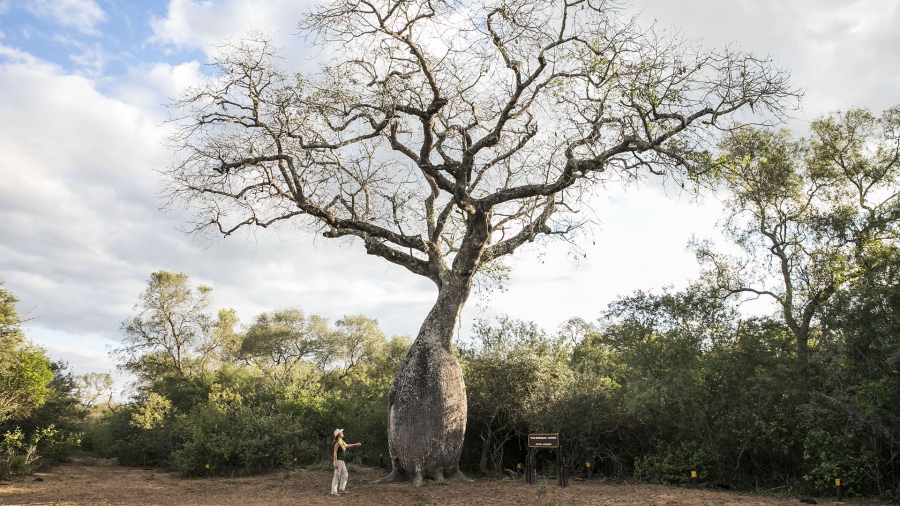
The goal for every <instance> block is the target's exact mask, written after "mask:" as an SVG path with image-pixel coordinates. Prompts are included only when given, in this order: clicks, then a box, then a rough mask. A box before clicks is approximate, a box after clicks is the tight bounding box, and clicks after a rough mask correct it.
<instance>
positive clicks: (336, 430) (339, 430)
mask: <svg viewBox="0 0 900 506" xmlns="http://www.w3.org/2000/svg"><path fill="white" fill-rule="evenodd" d="M341 432H344V429H334V437H337V435H338V434H340V433H341Z"/></svg>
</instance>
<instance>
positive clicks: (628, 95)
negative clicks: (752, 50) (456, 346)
mask: <svg viewBox="0 0 900 506" xmlns="http://www.w3.org/2000/svg"><path fill="white" fill-rule="evenodd" d="M301 25H302V27H303V28H304V29H306V30H309V32H310V33H311V35H312V36H313V38H314V39H315V40H316V42H317V43H320V44H322V45H324V46H326V47H335V48H337V50H336V51H335V52H334V53H333V54H334V55H335V56H334V60H333V61H332V62H331V63H330V64H329V65H328V66H327V67H324V68H323V69H322V72H321V73H320V74H318V75H303V74H297V75H290V74H287V73H285V72H283V71H282V70H280V69H279V68H278V66H277V64H276V63H277V59H276V58H275V51H274V49H273V48H272V45H271V43H270V41H268V40H266V39H265V38H261V37H249V38H247V39H246V40H243V41H240V42H238V43H235V44H227V45H225V46H223V47H222V53H221V56H219V57H218V58H217V60H216V65H217V67H218V68H219V70H220V71H221V75H219V76H217V77H215V78H213V79H211V80H209V81H208V82H207V83H205V84H203V85H201V86H199V87H198V88H197V89H194V90H191V91H190V92H189V93H187V94H186V95H185V96H184V97H183V98H182V100H180V101H178V102H177V103H176V104H175V105H174V107H175V108H176V109H178V110H179V115H181V116H182V117H183V121H181V123H180V124H181V126H182V128H181V130H180V132H179V133H178V134H177V135H176V136H175V137H174V139H173V146H174V148H175V149H178V150H180V151H181V153H182V156H181V157H180V159H179V161H178V162H177V163H176V164H175V165H174V166H173V167H172V168H171V170H169V171H168V173H167V177H168V186H169V188H170V189H171V197H172V199H173V201H177V202H185V203H187V204H189V205H191V206H194V208H195V209H196V211H197V212H198V221H197V225H198V229H212V230H214V231H216V232H218V233H221V234H223V235H226V236H227V235H229V234H231V233H233V232H235V231H236V230H238V229H240V228H242V227H246V226H260V227H268V226H272V225H275V224H278V223H279V222H284V221H288V220H290V221H293V222H296V223H298V224H300V225H301V226H304V227H306V228H307V229H310V230H315V231H318V232H321V233H322V234H323V235H324V236H325V237H328V238H346V237H350V238H355V239H357V240H359V241H360V242H361V243H362V244H363V246H364V247H365V250H366V252H367V253H368V254H370V255H375V256H378V257H380V258H383V259H385V260H387V261H389V262H392V263H395V264H397V265H400V266H403V267H404V268H406V269H407V270H409V271H410V272H412V273H415V274H418V275H420V276H424V277H426V278H428V279H430V280H432V281H433V282H434V284H435V286H436V287H437V299H436V302H435V304H434V306H433V308H432V309H431V311H430V312H429V313H428V315H427V316H426V318H425V321H424V322H423V323H422V326H421V329H420V331H419V333H418V336H417V337H416V340H415V342H414V344H413V346H412V348H410V351H409V353H408V354H407V357H406V361H405V363H404V365H403V367H402V369H401V371H400V373H399V374H398V376H397V377H396V379H395V381H394V383H393V386H392V387H391V394H390V399H389V415H388V435H389V441H390V454H391V462H392V466H393V471H392V473H391V475H390V476H389V477H388V478H387V479H397V478H401V477H412V478H413V479H414V481H415V482H416V483H421V480H422V479H423V478H425V477H431V478H436V479H440V478H443V477H445V476H450V477H453V476H461V473H460V472H459V457H460V452H461V449H462V442H463V434H464V432H465V423H466V396H465V386H464V384H463V379H462V374H461V371H460V367H459V364H458V362H457V360H456V358H455V357H454V355H453V352H452V347H451V344H452V339H453V330H454V328H455V326H456V324H457V321H458V318H459V314H460V311H461V310H462V307H463V305H464V304H465V302H466V299H467V298H468V296H469V293H470V291H471V287H472V281H473V278H474V277H475V276H476V273H478V272H479V271H480V270H484V269H485V268H486V266H490V265H491V264H492V262H495V261H497V260H498V259H500V258H501V257H503V256H505V255H509V254H511V253H513V252H514V251H516V250H517V249H518V248H520V247H521V246H522V245H524V244H527V243H530V242H532V241H534V240H535V239H538V238H539V237H542V236H556V237H562V238H571V237H572V236H573V233H574V231H575V229H576V228H577V226H578V225H579V224H581V223H582V222H583V221H584V219H583V218H579V217H578V216H577V213H578V212H579V210H580V208H581V204H582V201H583V200H584V199H585V198H586V196H587V195H588V194H590V192H591V191H593V190H594V189H595V188H597V187H598V186H599V185H601V184H603V183H604V182H606V181H610V180H613V179H615V178H637V177H640V176H641V175H646V174H649V173H653V174H657V175H659V176H663V177H671V178H675V179H678V180H684V179H687V178H689V177H694V176H697V175H699V173H700V172H702V169H703V167H705V166H706V164H707V162H708V158H709V157H708V154H707V146H708V144H709V140H710V138H711V136H710V135H709V130H710V128H709V127H716V126H719V127H721V126H722V125H723V124H725V122H726V120H727V118H728V117H729V116H731V115H732V114H734V113H735V112H737V111H740V110H742V109H744V108H755V109H756V110H760V111H763V110H765V111H771V112H776V113H777V112H779V111H780V110H782V108H783V107H784V106H785V102H786V101H787V100H790V99H794V98H796V97H797V93H796V92H795V91H793V90H792V89H790V88H789V86H788V83H787V75H786V74H785V73H784V72H781V71H778V70H776V69H773V68H772V66H771V64H770V62H769V61H768V60H765V59H759V58H756V57H754V56H752V55H747V54H742V53H740V52H736V51H734V50H732V49H731V48H726V49H724V50H722V51H710V52H707V51H701V50H698V49H696V48H693V47H690V46H687V45H685V44H683V43H682V42H681V41H679V40H677V38H675V37H669V36H660V35H658V34H656V33H654V32H653V31H652V30H646V31H645V30H642V29H640V28H638V27H637V26H636V24H635V23H634V22H633V21H630V20H627V19H624V18H623V16H622V13H621V9H620V8H619V7H618V6H617V5H616V4H615V3H614V2H612V1H603V0H574V1H562V0H537V1H528V2H525V1H518V0H515V1H512V2H509V1H495V0H486V1H483V2H476V3H472V4H462V3H453V2H445V1H441V0H401V1H395V0H364V1H362V2H356V1H347V0H335V1H332V2H328V3H326V4H324V5H322V6H321V7H319V8H318V9H317V10H315V11H314V12H312V13H311V14H309V15H308V16H307V17H306V18H304V20H303V22H302V23H301Z"/></svg>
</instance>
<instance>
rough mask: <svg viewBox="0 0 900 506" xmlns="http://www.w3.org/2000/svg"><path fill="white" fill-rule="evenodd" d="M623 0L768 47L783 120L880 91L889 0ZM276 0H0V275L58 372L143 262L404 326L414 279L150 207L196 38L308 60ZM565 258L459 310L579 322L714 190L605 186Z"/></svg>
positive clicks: (108, 335)
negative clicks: (797, 92)
mask: <svg viewBox="0 0 900 506" xmlns="http://www.w3.org/2000/svg"><path fill="white" fill-rule="evenodd" d="M630 9H631V12H632V13H633V14H635V15H638V16H639V19H640V20H641V21H642V22H643V23H645V24H649V23H652V22H654V20H655V21H656V23H657V24H658V25H660V26H661V27H667V28H668V29H675V28H677V29H679V30H680V32H681V33H682V34H683V35H684V36H685V37H686V38H688V39H702V41H703V44H706V45H712V46H721V45H723V44H726V43H737V44H739V45H740V46H741V47H742V48H743V49H745V50H748V51H753V52H755V53H758V54H770V55H771V56H772V58H773V59H774V60H775V61H776V62H777V63H778V64H779V65H780V66H782V67H784V68H787V69H789V70H790V71H791V72H792V76H793V80H794V82H795V84H796V85H797V86H799V87H803V88H805V89H806V96H805V99H804V102H803V108H802V110H800V111H797V112H796V113H795V114H794V118H793V119H792V120H791V122H790V123H789V126H790V127H791V128H794V129H795V130H798V131H802V130H803V129H804V128H805V127H806V125H807V124H808V121H809V120H810V119H812V118H815V117H817V116H820V115H822V114H824V113H827V112H829V111H833V110H838V109H846V108H848V107H853V106H864V107H870V108H872V109H873V110H875V111H880V110H882V109H884V108H886V107H890V106H893V105H896V104H900V51H897V50H896V48H897V47H900V31H898V30H897V29H896V28H897V27H898V26H900V2H896V1H895V0H858V1H843V0H842V1H837V0H794V1H790V2H784V1H782V0H777V1H776V0H754V1H749V0H746V1H745V0H733V1H728V2H723V1H721V0H681V1H672V0H635V2H634V4H633V5H632V7H630ZM303 10H304V3H303V2H295V1H290V0H269V1H253V0H203V1H199V0H171V1H141V2H134V1H125V0H5V1H4V0H0V90H2V93H0V117H2V118H3V119H4V121H2V122H0V280H3V282H4V283H5V288H6V289H8V290H10V291H12V292H13V293H14V294H15V295H16V296H17V297H18V298H19V299H20V300H21V302H20V304H19V310H20V312H22V313H25V314H26V315H27V316H29V317H30V318H31V321H30V322H29V326H28V334H29V336H30V337H31V338H32V339H33V340H35V341H36V342H38V343H39V344H41V345H42V346H44V347H45V348H46V349H47V350H48V352H49V353H50V354H51V356H52V357H53V358H54V359H57V360H66V361H68V362H70V364H71V365H72V368H73V369H74V371H75V372H76V373H79V374H81V373H86V372H90V371H96V372H106V371H111V370H113V368H114V367H115V363H114V361H113V360H112V359H110V358H109V357H108V356H107V353H106V349H107V348H109V347H111V346H112V347H114V346H115V345H116V343H117V341H118V339H119V338H120V337H121V335H120V333H119V324H120V323H121V321H122V320H124V319H125V318H127V317H128V316H129V315H131V314H133V305H134V303H135V302H136V301H137V298H138V295H139V294H140V292H141V291H142V289H143V287H144V286H145V284H146V281H147V279H148V278H149V275H150V273H151V272H153V271H156V270H160V269H166V270H171V271H179V272H185V273H187V274H188V275H189V276H191V278H192V279H193V280H194V281H196V282H198V283H201V282H202V283H204V284H207V285H210V286H212V287H213V299H214V304H215V306H216V307H217V308H218V307H231V308H235V309H236V310H237V311H238V315H239V317H240V318H241V319H242V321H243V322H249V321H250V320H251V319H252V318H253V317H254V316H255V315H256V314H258V313H259V312H262V311H266V310H271V309H275V308H279V307H288V306H301V307H303V308H304V310H306V311H307V312H312V313H319V314H322V315H325V316H328V317H330V318H333V319H336V318H339V317H341V316H342V315H344V314H355V313H363V314H366V315H369V316H372V317H375V318H378V319H379V321H380V322H381V325H382V329H383V330H384V331H385V332H386V333H388V334H407V335H414V334H415V333H416V331H417V329H418V325H419V323H420V322H421V320H422V318H423V317H424V315H425V314H426V313H427V311H428V309H429V308H430V305H431V303H432V302H433V299H434V296H435V290H434V288H433V287H432V285H431V283H430V282H428V281H425V280H422V279H417V278H416V277H415V276H413V275H412V274H409V273H407V272H406V271H404V270H402V269H400V268H398V267H395V266H392V265H389V264H387V263H385V262H384V261H382V260H380V259H377V258H373V257H367V256H366V255H365V254H364V253H363V251H362V247H361V246H360V245H359V244H355V243H349V244H348V243H326V242H325V241H324V240H322V239H316V238H313V237H310V236H309V235H306V234H304V233H299V232H296V231H294V230H292V229H290V228H284V229H282V230H276V231H260V232H257V233H255V234H243V235H239V236H236V237H231V238H229V239H227V240H217V239H198V238H195V237H190V236H187V235H185V234H183V233H181V232H180V231H179V230H178V227H179V225H180V224H182V223H183V221H184V219H185V218H184V217H183V216H179V215H178V214H176V213H172V212H166V211H161V210H160V207H161V206H162V204H163V202H162V201H161V199H160V198H159V197H158V193H159V190H160V188H159V179H158V177H157V174H156V172H155V171H156V170H158V169H160V168H163V167H165V166H166V165H167V164H168V163H169V162H170V161H171V159H172V154H171V153H169V152H168V151H167V150H166V148H165V147H164V146H163V145H162V143H161V141H162V139H163V138H164V136H165V134H166V132H167V131H168V130H167V129H168V128H169V127H168V124H167V123H166V119H167V118H168V115H169V112H168V111H167V109H166V108H165V106H164V105H163V104H165V103H166V102H167V101H168V99H169V98H171V97H173V96H177V94H178V93H179V91H181V90H184V89H185V88H186V87H187V86H189V85H190V84H192V83H194V82H197V80H198V79H200V78H201V76H202V74H203V73H204V72H205V71H206V68H207V67H205V64H206V63H207V62H208V61H209V55H210V54H212V53H214V51H215V49H214V46H213V44H215V43H216V42H221V41H223V40H225V39H227V38H229V37H231V38H234V37H240V36H241V34H242V33H245V32H246V31H247V30H249V29H251V28H256V29H262V30H265V31H268V32H270V33H273V34H275V36H276V43H277V44H278V45H280V46H281V47H283V48H284V53H283V54H284V56H285V61H286V62H288V63H289V64H290V65H291V66H293V67H295V68H314V67H315V65H316V64H317V62H316V61H315V59H314V57H315V53H313V52H310V51H309V50H308V48H307V47H306V46H305V45H304V41H303V40H302V39H301V38H299V37H298V36H297V34H296V32H297V29H296V25H297V21H298V19H299V16H300V14H301V13H302V12H303ZM592 205H593V208H594V209H593V212H594V213H595V217H596V221H597V222H598V225H597V226H596V227H594V228H593V231H592V234H591V236H590V237H589V238H586V239H584V240H582V241H581V242H580V244H579V246H580V247H581V248H582V249H583V250H584V253H586V255H587V256H586V257H584V258H580V259H579V260H578V261H573V259H572V258H571V256H570V255H568V249H567V247H566V246H564V245H554V246H551V247H548V248H546V249H537V248H534V249H532V250H526V251H522V252H521V254H517V255H516V257H515V258H514V259H513V260H512V262H511V265H512V267H513V268H514V271H513V276H512V280H511V282H510V285H509V289H508V291H506V292H504V293H498V294H495V295H494V296H493V297H492V299H491V301H490V305H489V307H487V308H485V305H484V304H482V305H479V304H478V301H477V300H475V299H474V298H473V299H471V300H470V302H469V304H468V306H467V308H466V310H465V311H464V313H463V322H462V324H461V327H460V335H461V336H465V334H466V333H467V332H468V331H469V329H470V327H471V323H472V320H473V319H474V318H476V317H479V316H492V315H496V314H509V315H510V316H512V317H514V318H522V319H527V320H534V321H536V322H537V323H538V324H540V325H542V326H544V327H545V328H546V329H548V330H554V329H555V328H556V326H558V325H559V324H561V323H562V322H563V321H564V320H565V319H567V318H570V317H574V316H579V317H582V318H585V319H588V320H593V319H595V318H597V317H598V316H599V315H600V312H601V311H602V310H603V309H604V308H605V307H606V304H607V303H609V302H610V301H611V300H613V299H614V298H615V297H617V296H621V295H626V294H629V293H632V292H633V291H634V290H638V289H643V290H658V289H660V288H661V287H663V286H666V285H673V286H676V287H682V286H684V285H685V284H686V283H687V282H688V281H689V280H691V279H692V278H694V277H695V276H696V275H697V267H696V264H695V262H694V259H693V258H692V256H691V255H690V253H688V252H687V251H686V250H685V245H686V243H687V241H688V240H689V239H690V238H691V237H692V236H695V235H696V236H699V237H713V238H715V237H716V232H715V231H714V229H713V226H714V224H715V222H716V219H717V218H718V217H719V215H720V211H719V208H718V206H717V204H716V200H715V198H713V197H706V198H704V199H703V201H702V202H700V203H696V202H692V200H691V199H690V198H688V197H687V196H679V195H672V194H669V195H666V194H665V192H663V191H661V189H660V188H656V187H640V188H632V189H630V190H628V191H623V190H621V189H619V188H611V189H609V190H608V191H607V192H605V193H602V194H600V195H599V196H598V197H597V199H595V201H594V202H592Z"/></svg>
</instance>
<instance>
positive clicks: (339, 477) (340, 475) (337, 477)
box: [331, 460, 347, 494]
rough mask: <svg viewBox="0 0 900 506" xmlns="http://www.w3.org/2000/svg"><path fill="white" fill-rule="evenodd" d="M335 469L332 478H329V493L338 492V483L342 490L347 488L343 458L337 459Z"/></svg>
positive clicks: (345, 466)
mask: <svg viewBox="0 0 900 506" xmlns="http://www.w3.org/2000/svg"><path fill="white" fill-rule="evenodd" d="M337 463H338V466H337V469H335V470H334V478H332V479H331V493H332V494H337V493H338V485H340V490H341V492H343V491H344V490H345V489H346V488H347V465H346V464H344V461H343V460H339V461H337Z"/></svg>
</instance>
